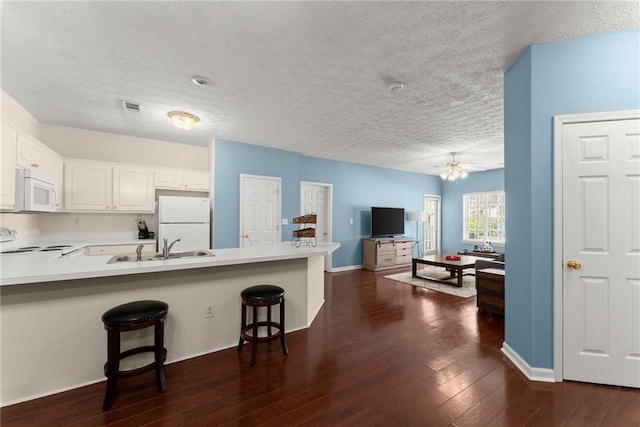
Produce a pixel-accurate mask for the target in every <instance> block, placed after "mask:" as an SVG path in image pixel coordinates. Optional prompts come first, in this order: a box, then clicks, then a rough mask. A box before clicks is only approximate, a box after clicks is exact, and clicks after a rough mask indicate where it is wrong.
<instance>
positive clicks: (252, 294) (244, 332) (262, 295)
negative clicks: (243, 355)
mask: <svg viewBox="0 0 640 427" xmlns="http://www.w3.org/2000/svg"><path fill="white" fill-rule="evenodd" d="M240 297H241V298H242V325H241V329H240V342H239V343H238V351H240V350H242V345H243V344H244V342H245V341H247V342H250V343H251V366H255V365H256V357H257V353H258V343H259V342H269V341H273V340H275V339H277V338H280V345H281V346H282V352H283V353H284V354H285V355H287V354H289V349H287V343H286V342H285V340H284V334H285V331H284V289H282V288H281V287H279V286H274V285H257V286H251V287H250V288H247V289H245V290H243V291H242V292H241V293H240ZM276 304H280V322H274V321H272V320H271V307H272V306H274V305H276ZM247 307H252V308H253V317H252V320H251V322H252V323H251V324H249V325H247ZM258 307H267V321H266V322H265V321H262V322H259V321H258ZM261 326H262V327H264V326H266V327H267V335H266V336H263V337H260V336H258V328H259V327H261ZM272 328H275V329H277V331H276V332H275V333H272V331H271V329H272ZM249 331H251V333H249Z"/></svg>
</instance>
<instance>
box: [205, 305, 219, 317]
mask: <svg viewBox="0 0 640 427" xmlns="http://www.w3.org/2000/svg"><path fill="white" fill-rule="evenodd" d="M204 317H205V318H207V319H208V318H210V317H216V306H215V304H207V305H205V306H204Z"/></svg>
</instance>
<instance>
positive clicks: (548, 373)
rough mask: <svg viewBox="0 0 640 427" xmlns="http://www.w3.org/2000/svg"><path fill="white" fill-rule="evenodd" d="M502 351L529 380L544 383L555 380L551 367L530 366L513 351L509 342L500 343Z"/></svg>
mask: <svg viewBox="0 0 640 427" xmlns="http://www.w3.org/2000/svg"><path fill="white" fill-rule="evenodd" d="M502 353H503V354H504V355H505V356H507V358H508V359H509V360H510V361H511V362H512V363H513V364H514V365H516V368H518V369H519V370H520V372H522V373H523V374H524V376H526V377H527V378H528V379H530V380H531V381H541V382H545V383H553V382H556V379H555V375H554V373H553V369H549V368H532V367H531V366H529V364H528V363H527V362H526V360H524V359H523V358H522V357H520V355H519V354H518V353H516V352H515V350H513V349H512V348H511V347H509V344H507V343H506V342H503V343H502Z"/></svg>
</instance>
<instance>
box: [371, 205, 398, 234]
mask: <svg viewBox="0 0 640 427" xmlns="http://www.w3.org/2000/svg"><path fill="white" fill-rule="evenodd" d="M401 234H404V209H403V208H379V207H371V235H372V236H398V235H401Z"/></svg>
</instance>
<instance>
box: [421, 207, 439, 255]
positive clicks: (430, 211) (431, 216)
mask: <svg viewBox="0 0 640 427" xmlns="http://www.w3.org/2000/svg"><path fill="white" fill-rule="evenodd" d="M424 213H425V216H424V223H423V227H424V228H423V231H424V236H423V237H424V254H425V255H428V254H436V253H440V196H430V195H425V196H424Z"/></svg>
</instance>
